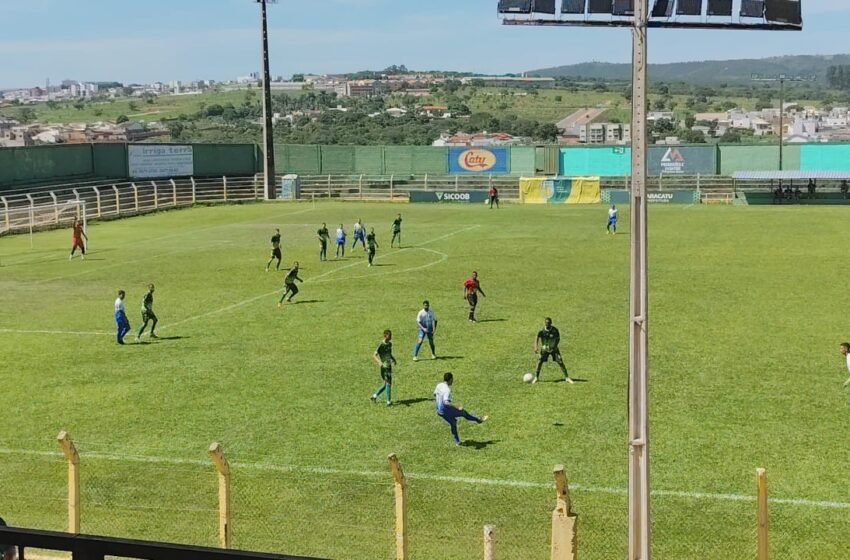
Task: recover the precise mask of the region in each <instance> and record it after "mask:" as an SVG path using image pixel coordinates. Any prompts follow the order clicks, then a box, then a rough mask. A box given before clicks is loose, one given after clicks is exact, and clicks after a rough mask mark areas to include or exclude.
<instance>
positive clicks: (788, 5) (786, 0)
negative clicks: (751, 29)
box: [764, 0, 803, 25]
mask: <svg viewBox="0 0 850 560" xmlns="http://www.w3.org/2000/svg"><path fill="white" fill-rule="evenodd" d="M764 17H765V19H766V20H767V21H774V22H778V23H788V24H791V25H800V24H801V23H803V12H802V7H801V6H800V0H767V3H766V4H765V7H764Z"/></svg>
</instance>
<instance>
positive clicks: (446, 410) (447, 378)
mask: <svg viewBox="0 0 850 560" xmlns="http://www.w3.org/2000/svg"><path fill="white" fill-rule="evenodd" d="M452 383H454V376H453V375H452V374H451V372H448V371H447V372H446V373H444V374H443V382H442V383H439V384H438V385H437V387H436V388H435V389H434V399H435V400H436V403H437V416H439V417H440V418H442V419H443V420H445V421H446V422H448V424H449V426H450V427H451V430H452V438H453V439H454V440H455V445H460V436H459V435H458V433H457V419H458V418H465V419H467V420H469V421H470V422H475V423H476V424H482V423H484V422H486V421H487V416H484V417H481V418H479V417H477V416H473V415H472V414H470V413H468V412H467V411H465V410H464V409H463V407H462V406H456V405H454V404H453V403H452Z"/></svg>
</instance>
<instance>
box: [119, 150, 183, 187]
mask: <svg viewBox="0 0 850 560" xmlns="http://www.w3.org/2000/svg"><path fill="white" fill-rule="evenodd" d="M127 159H128V164H129V165H128V168H129V173H130V177H134V178H138V179H143V178H144V179H147V178H150V179H155V178H157V177H189V176H191V175H194V173H195V159H194V156H193V151H192V146H171V145H165V144H159V145H158V144H130V145H129V146H128V147H127Z"/></svg>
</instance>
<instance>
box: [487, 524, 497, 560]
mask: <svg viewBox="0 0 850 560" xmlns="http://www.w3.org/2000/svg"><path fill="white" fill-rule="evenodd" d="M484 560H496V526H495V525H485V526H484Z"/></svg>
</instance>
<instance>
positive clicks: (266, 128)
mask: <svg viewBox="0 0 850 560" xmlns="http://www.w3.org/2000/svg"><path fill="white" fill-rule="evenodd" d="M276 1H277V0H256V2H257V3H258V4H260V32H261V36H262V43H263V155H264V158H263V187H264V188H265V193H266V194H265V198H266V200H270V199H273V198H276V195H275V169H274V124H273V122H272V117H273V113H272V84H271V81H272V80H271V71H270V70H269V23H268V16H267V14H266V5H267V4H269V3H275V2H276Z"/></svg>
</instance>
